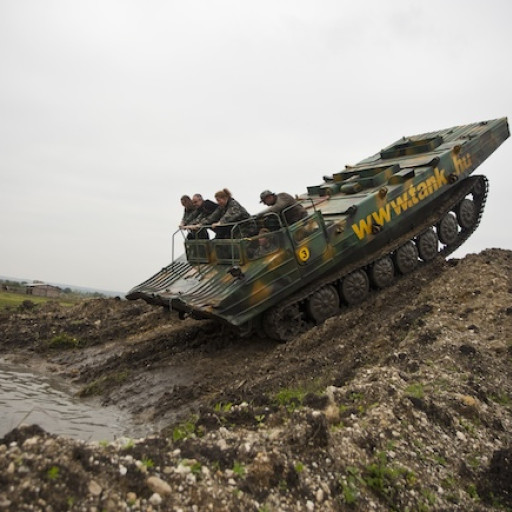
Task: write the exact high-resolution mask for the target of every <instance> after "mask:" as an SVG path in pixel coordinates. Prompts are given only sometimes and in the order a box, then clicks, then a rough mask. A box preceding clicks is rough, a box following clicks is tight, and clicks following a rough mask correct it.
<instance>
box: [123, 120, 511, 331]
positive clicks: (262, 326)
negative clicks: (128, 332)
mask: <svg viewBox="0 0 512 512" xmlns="http://www.w3.org/2000/svg"><path fill="white" fill-rule="evenodd" d="M509 135H510V132H509V127H508V122H507V119H506V118H502V119H496V120H491V121H484V122H480V123H475V124H469V125H465V126H456V127H453V128H449V129H446V130H440V131H436V132H431V133H424V134H421V135H414V136H411V137H404V138H402V139H400V140H398V141H396V142H394V143H393V144H391V145H390V146H388V147H386V148H384V149H382V150H381V151H380V152H378V153H377V154H375V155H373V156H371V157H369V158H366V159H365V160H362V161H361V162H359V163H358V164H356V165H353V166H346V167H345V169H343V170H340V171H338V172H334V173H333V174H332V175H328V176H324V177H323V181H322V183H320V184H318V185H314V186H309V187H307V193H305V194H302V195H300V196H299V197H298V198H297V201H298V203H299V204H301V205H302V206H303V207H304V208H305V209H306V210H307V216H306V217H304V218H302V219H301V220H299V221H298V222H295V223H294V224H288V223H287V221H286V218H287V217H286V212H281V214H279V215H277V214H275V213H274V214H270V215H269V218H262V219H259V220H258V221H259V222H260V226H261V225H267V226H272V230H271V231H269V232H267V233H259V234H258V235H256V236H253V237H249V238H237V237H236V236H237V235H236V233H239V232H240V231H241V230H240V228H241V227H243V226H240V224H235V225H233V226H232V230H231V233H232V236H231V238H227V239H213V240H204V239H192V240H189V239H187V232H186V231H185V230H178V231H177V232H175V233H174V234H173V237H172V240H173V243H172V248H173V249H172V250H173V254H172V261H171V263H170V264H169V265H168V266H166V267H165V268H163V269H162V270H160V271H159V272H157V273H156V274H155V275H154V276H153V277H151V278H149V279H148V280H147V281H145V282H143V283H142V284H140V285H138V286H136V287H134V288H133V289H132V290H130V292H129V293H128V294H127V298H128V299H139V298H141V299H143V300H145V301H146V302H148V303H150V304H155V305H159V306H164V307H166V308H169V309H171V310H174V311H177V312H178V313H179V314H180V316H181V317H184V316H187V315H189V316H191V317H194V318H212V319H216V320H218V321H220V322H222V323H224V324H228V325H230V326H233V327H235V328H237V329H238V330H239V331H240V333H241V334H243V333H251V332H257V333H259V334H262V335H266V336H267V337H270V338H273V339H276V340H281V341H285V340H287V339H290V338H292V337H294V336H296V335H297V334H299V333H300V332H301V331H303V330H305V329H307V328H308V327H310V326H312V325H315V324H319V323H322V322H323V321H325V320H326V319H327V318H329V317H331V316H333V315H336V314H337V313H338V312H339V311H340V308H342V307H344V306H346V305H354V304H358V303H360V302H362V301H363V300H364V299H365V297H366V296H367V295H368V293H370V291H371V289H378V288H384V287H386V286H389V285H390V284H391V283H393V281H394V280H395V279H396V278H397V277H398V276H399V275H400V274H407V273H409V272H412V271H414V269H415V268H416V267H418V265H422V264H425V263H427V262H429V261H431V260H433V259H434V258H436V257H439V256H441V257H445V256H447V255H448V254H450V253H451V252H453V251H454V250H455V249H457V248H458V247H459V246H460V245H461V244H462V243H464V241H465V240H466V239H467V238H468V237H469V236H470V235H471V234H472V233H473V231H474V230H475V229H476V227H477V226H478V224H479V222H480V218H481V215H482V212H483V210H484V206H485V201H486V197H487V190H488V180H487V178H486V177H485V176H481V175H478V176H477V175H472V174H473V172H474V171H475V169H476V168H477V167H478V166H479V165H480V164H481V163H482V162H483V161H484V160H485V159H486V158H487V157H488V156H489V155H491V154H492V153H493V152H494V151H495V150H496V149H497V148H498V146H500V144H502V143H503V142H504V141H505V140H506V139H507V138H508V137H509ZM292 208H293V206H292ZM269 221H271V222H269ZM244 222H253V223H254V219H249V220H248V221H244ZM178 243H179V244H180V246H181V244H182V243H183V244H184V247H185V254H183V255H181V256H179V257H176V258H175V256H174V252H175V250H176V249H177V247H176V246H177V244H178Z"/></svg>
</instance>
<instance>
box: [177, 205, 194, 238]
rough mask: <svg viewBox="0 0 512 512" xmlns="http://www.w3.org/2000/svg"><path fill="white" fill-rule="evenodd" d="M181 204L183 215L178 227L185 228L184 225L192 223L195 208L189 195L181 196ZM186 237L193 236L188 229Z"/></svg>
mask: <svg viewBox="0 0 512 512" xmlns="http://www.w3.org/2000/svg"><path fill="white" fill-rule="evenodd" d="M180 201H181V205H182V206H183V216H182V217H181V222H180V225H179V226H178V227H179V229H186V226H188V225H189V224H191V223H192V221H193V219H194V218H195V217H197V208H196V206H195V205H194V203H193V202H192V199H190V196H187V195H184V196H181V199H180ZM187 238H188V239H191V238H194V234H193V233H192V232H191V231H190V230H189V232H188V235H187Z"/></svg>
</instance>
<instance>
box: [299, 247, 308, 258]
mask: <svg viewBox="0 0 512 512" xmlns="http://www.w3.org/2000/svg"><path fill="white" fill-rule="evenodd" d="M309 256H310V254H309V249H308V248H307V247H302V248H301V249H299V260H300V261H308V260H309Z"/></svg>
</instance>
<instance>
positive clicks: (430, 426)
mask: <svg viewBox="0 0 512 512" xmlns="http://www.w3.org/2000/svg"><path fill="white" fill-rule="evenodd" d="M511 276H512V252H511V251H505V250H500V249H490V250H486V251H484V252H482V253H481V254H478V255H468V256H466V257H465V258H464V259H462V260H449V261H447V262H446V261H444V260H442V259H440V260H439V261H435V262H434V263H432V264H430V265H428V266H426V267H424V268H422V269H420V270H418V271H417V272H415V273H414V275H409V276H404V277H402V278H400V279H399V280H398V281H397V282H396V283H395V284H394V285H393V286H392V287H390V288H388V289H386V290H382V291H380V292H378V293H373V294H372V295H371V296H370V298H369V299H368V300H367V301H366V302H365V303H364V304H363V305H361V306H358V307H352V308H348V309H346V310H343V311H342V312H341V314H340V315H339V316H337V317H335V318H331V319H329V320H328V321H327V322H326V323H325V324H324V325H322V326H319V327H315V328H313V329H312V330H310V331H308V332H307V333H305V334H303V335H301V336H299V337H298V338H296V339H294V340H292V341H290V342H288V343H286V344H279V343H277V342H272V341H269V340H265V339H262V338H258V337H252V338H244V339H240V338H236V337H234V336H233V335H232V334H230V333H229V332H227V331H225V330H222V329H220V328H219V326H217V325H216V324H214V323H212V322H199V321H194V320H190V319H189V320H185V321H180V320H178V318H177V316H174V315H173V314H169V313H166V312H165V311H163V310H161V309H158V308H154V307H150V306H148V305H146V304H145V303H143V302H140V301H136V302H130V301H125V300H115V299H97V300H87V301H84V302H82V303H81V304H79V305H77V306H75V307H72V308H61V307H58V306H54V305H51V304H50V305H47V306H44V307H41V308H36V309H29V310H23V311H14V312H9V313H5V314H3V315H2V316H1V317H0V356H1V357H3V358H5V359H8V360H11V361H16V362H21V363H23V364H26V365H27V366H31V367H34V368H37V369H39V370H42V371H46V372H52V373H58V374H60V375H61V376H62V377H63V378H65V379H66V380H67V381H68V382H69V383H70V385H71V384H73V385H77V386H78V389H79V393H80V395H81V396H84V397H86V396H98V397H100V398H101V401H102V403H103V404H105V405H107V404H116V405H118V406H120V407H122V408H124V409H126V410H128V411H130V412H131V413H132V414H133V415H134V417H135V419H136V420H137V421H138V422H141V423H144V424H151V425H154V428H155V434H154V435H152V436H149V437H147V438H145V439H135V440H131V439H124V438H122V439H119V440H117V441H115V442H113V443H108V444H107V443H87V442H79V441H73V440H70V439H65V438H59V437H57V436H54V435H51V434H48V433H46V432H44V431H42V430H41V429H39V428H38V427H36V426H30V427H20V428H17V429H15V430H13V431H12V432H10V433H9V434H7V435H6V436H5V437H4V439H0V510H13V511H14V510H47V511H50V510H52V511H59V510H86V511H95V510H97V511H99V510H112V511H117V510H173V511H178V510H183V511H185V510H197V511H202V510H214V511H216V510H244V511H245V510H253V511H261V512H263V511H274V510H276V511H277V510H307V511H313V510H421V511H427V510H464V511H468V510H512V365H511V361H512V337H511V332H512V330H511V324H512V320H511V318H512V300H511V297H512V283H511V279H512V277H511Z"/></svg>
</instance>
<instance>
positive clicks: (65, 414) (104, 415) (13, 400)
mask: <svg viewBox="0 0 512 512" xmlns="http://www.w3.org/2000/svg"><path fill="white" fill-rule="evenodd" d="M20 424H27V425H32V424H37V425H39V426H40V427H42V428H43V429H44V430H46V431H47V432H50V433H52V434H58V435H62V436H67V437H72V438H75V439H82V440H84V441H93V440H94V441H102V440H105V441H112V440H114V439H116V438H119V437H121V436H126V437H132V438H135V437H143V436H146V435H148V434H149V433H150V430H149V429H148V428H147V427H144V426H141V425H136V424H135V423H134V422H133V421H132V419H131V417H130V415H129V414H127V413H125V412H124V411H122V410H120V409H118V408H116V407H102V406H101V405H100V404H99V403H94V402H91V401H84V400H82V399H79V398H77V397H74V396H73V394H72V390H70V387H69V384H67V383H66V384H65V383H64V382H63V381H62V380H59V379H58V378H51V377H47V376H42V375H37V374H34V373H31V372H28V371H27V370H26V368H23V367H22V366H19V365H12V364H10V363H7V362H6V361H3V360H2V359H0V438H1V437H3V436H4V435H5V434H7V433H8V432H10V431H11V430H12V429H13V428H16V427H17V426H19V425H20Z"/></svg>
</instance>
